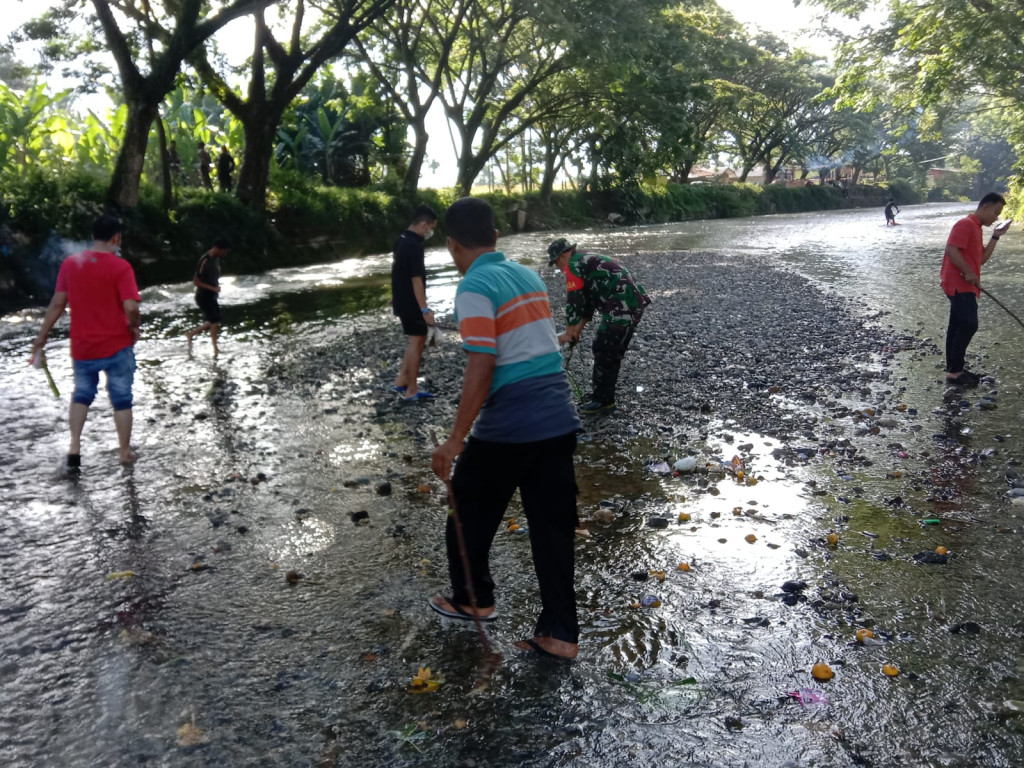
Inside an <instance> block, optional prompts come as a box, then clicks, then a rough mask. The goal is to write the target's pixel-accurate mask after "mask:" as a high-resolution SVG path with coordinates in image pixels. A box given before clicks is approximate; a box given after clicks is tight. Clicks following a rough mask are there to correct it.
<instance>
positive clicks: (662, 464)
mask: <svg viewBox="0 0 1024 768" xmlns="http://www.w3.org/2000/svg"><path fill="white" fill-rule="evenodd" d="M647 469H649V470H650V471H651V472H653V473H654V474H656V475H667V474H670V473H671V472H672V470H671V469H670V468H669V466H668V462H667V461H658V462H655V463H653V464H648V465H647Z"/></svg>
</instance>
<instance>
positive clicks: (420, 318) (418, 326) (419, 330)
mask: <svg viewBox="0 0 1024 768" xmlns="http://www.w3.org/2000/svg"><path fill="white" fill-rule="evenodd" d="M424 318H425V315H424V314H423V313H422V312H421V311H420V310H419V309H417V310H416V312H415V313H413V312H403V313H402V314H400V315H399V316H398V319H399V320H401V321H402V333H404V334H405V335H406V336H426V335H427V321H426V320H425V319H424Z"/></svg>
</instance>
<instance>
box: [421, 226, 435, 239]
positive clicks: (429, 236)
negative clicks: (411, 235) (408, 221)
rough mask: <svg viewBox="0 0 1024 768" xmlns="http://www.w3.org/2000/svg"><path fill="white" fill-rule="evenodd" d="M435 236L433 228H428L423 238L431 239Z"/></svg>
mask: <svg viewBox="0 0 1024 768" xmlns="http://www.w3.org/2000/svg"><path fill="white" fill-rule="evenodd" d="M433 236H434V230H433V229H428V230H427V234H425V235H424V236H423V239H424V240H429V239H430V238H432V237H433Z"/></svg>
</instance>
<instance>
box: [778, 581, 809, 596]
mask: <svg viewBox="0 0 1024 768" xmlns="http://www.w3.org/2000/svg"><path fill="white" fill-rule="evenodd" d="M805 589H807V582H806V581H787V582H786V583H785V584H783V585H782V591H783V592H790V593H796V592H803V591H804V590H805Z"/></svg>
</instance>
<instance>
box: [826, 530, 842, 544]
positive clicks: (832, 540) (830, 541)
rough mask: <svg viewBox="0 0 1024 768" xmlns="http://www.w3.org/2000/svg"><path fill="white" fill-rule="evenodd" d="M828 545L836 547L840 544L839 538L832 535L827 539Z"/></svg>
mask: <svg viewBox="0 0 1024 768" xmlns="http://www.w3.org/2000/svg"><path fill="white" fill-rule="evenodd" d="M827 540H828V545H829V546H830V547H834V546H836V545H837V544H838V543H839V536H838V535H837V534H835V533H830V534H829V535H828V537H827Z"/></svg>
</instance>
